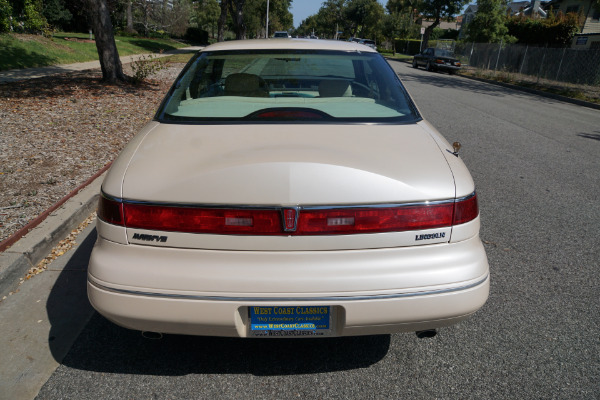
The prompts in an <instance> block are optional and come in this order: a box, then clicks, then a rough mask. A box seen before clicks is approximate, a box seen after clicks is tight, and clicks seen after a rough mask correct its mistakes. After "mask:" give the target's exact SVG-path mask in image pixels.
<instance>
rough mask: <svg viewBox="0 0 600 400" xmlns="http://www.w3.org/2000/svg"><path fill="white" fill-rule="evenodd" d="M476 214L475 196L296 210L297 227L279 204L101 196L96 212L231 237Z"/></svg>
mask: <svg viewBox="0 0 600 400" xmlns="http://www.w3.org/2000/svg"><path fill="white" fill-rule="evenodd" d="M478 215H479V208H478V205H477V196H476V195H475V194H473V195H471V196H467V197H465V198H462V199H459V200H457V201H455V202H453V201H444V202H433V203H420V204H414V205H400V206H394V207H377V206H375V207H340V208H323V207H319V208H310V207H307V208H304V209H300V211H299V217H298V218H297V221H298V222H297V226H296V229H295V230H290V229H289V226H286V227H284V226H283V218H282V213H281V208H265V209H259V208H239V209H236V208H204V207H192V206H189V207H188V206H170V205H151V204H138V203H128V202H120V201H118V200H114V199H109V198H107V197H105V196H101V200H100V205H99V208H98V216H99V218H100V219H102V220H103V221H106V222H108V223H110V224H114V225H120V226H126V227H128V228H140V229H148V230H158V231H170V232H186V233H213V234H233V235H244V234H246V235H332V234H333V235H335V234H337V235H351V234H360V233H381V232H402V231H412V230H425V229H435V228H444V227H450V226H452V225H459V224H464V223H466V222H469V221H472V220H473V219H475V218H477V216H478Z"/></svg>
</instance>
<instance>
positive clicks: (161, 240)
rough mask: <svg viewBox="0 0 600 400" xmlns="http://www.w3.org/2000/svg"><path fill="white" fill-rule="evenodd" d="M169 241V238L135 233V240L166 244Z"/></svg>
mask: <svg viewBox="0 0 600 400" xmlns="http://www.w3.org/2000/svg"><path fill="white" fill-rule="evenodd" d="M167 239H168V237H167V236H157V235H146V234H143V233H134V234H133V240H143V241H144V242H159V243H166V242H167Z"/></svg>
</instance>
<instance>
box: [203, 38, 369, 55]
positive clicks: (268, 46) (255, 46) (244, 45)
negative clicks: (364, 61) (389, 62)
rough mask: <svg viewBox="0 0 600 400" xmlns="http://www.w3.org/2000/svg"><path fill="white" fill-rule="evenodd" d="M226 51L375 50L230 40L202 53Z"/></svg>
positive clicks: (338, 44) (350, 44)
mask: <svg viewBox="0 0 600 400" xmlns="http://www.w3.org/2000/svg"><path fill="white" fill-rule="evenodd" d="M227 50H334V51H360V52H363V53H375V50H373V49H371V48H369V47H366V46H364V45H362V44H358V43H355V42H345V41H341V40H314V39H290V40H285V41H281V40H271V39H251V40H232V41H227V42H220V43H215V44H212V45H210V46H207V47H205V48H204V49H203V50H202V51H203V52H206V51H227Z"/></svg>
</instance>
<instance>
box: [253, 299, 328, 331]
mask: <svg viewBox="0 0 600 400" xmlns="http://www.w3.org/2000/svg"><path fill="white" fill-rule="evenodd" d="M334 312H335V308H334V307H332V306H262V305H261V306H249V307H248V336H252V337H288V338H293V337H322V336H332V334H333V314H334Z"/></svg>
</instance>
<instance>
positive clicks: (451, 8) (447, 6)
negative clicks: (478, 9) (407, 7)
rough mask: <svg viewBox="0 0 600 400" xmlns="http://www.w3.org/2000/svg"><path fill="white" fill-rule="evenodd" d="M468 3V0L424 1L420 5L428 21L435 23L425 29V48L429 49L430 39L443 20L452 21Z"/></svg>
mask: <svg viewBox="0 0 600 400" xmlns="http://www.w3.org/2000/svg"><path fill="white" fill-rule="evenodd" d="M467 3H468V0H422V1H421V3H420V4H419V11H420V12H421V14H422V15H423V17H424V18H425V19H427V20H430V21H433V24H431V25H429V26H428V27H427V28H425V34H424V35H423V48H426V47H427V44H428V42H429V37H430V36H431V33H432V32H433V30H434V29H435V28H437V27H438V26H439V25H440V22H441V21H442V19H448V20H450V19H452V18H454V16H455V15H457V14H458V13H460V11H461V10H462V8H463V7H464V6H465V5H466V4H467Z"/></svg>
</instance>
